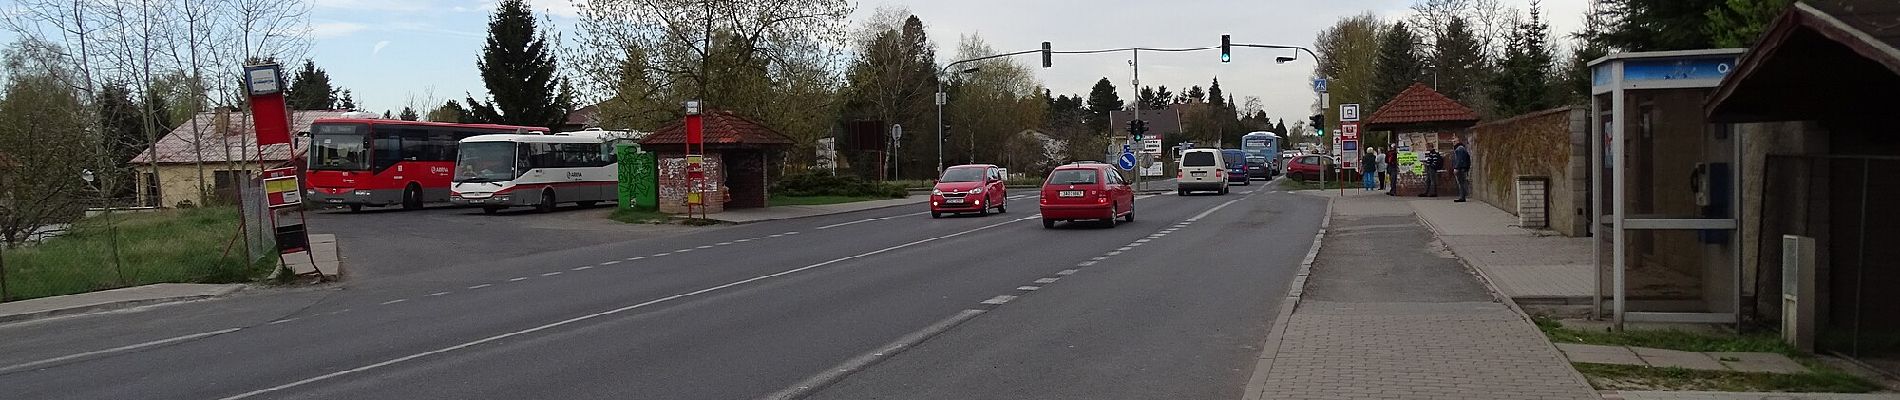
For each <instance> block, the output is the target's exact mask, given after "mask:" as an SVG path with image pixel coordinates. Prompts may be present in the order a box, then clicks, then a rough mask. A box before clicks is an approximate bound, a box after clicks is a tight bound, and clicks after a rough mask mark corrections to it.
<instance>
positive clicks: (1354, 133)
mask: <svg viewBox="0 0 1900 400" xmlns="http://www.w3.org/2000/svg"><path fill="white" fill-rule="evenodd" d="M1339 136H1340V138H1341V139H1346V140H1359V123H1358V122H1341V123H1339Z"/></svg>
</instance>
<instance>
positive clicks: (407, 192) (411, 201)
mask: <svg viewBox="0 0 1900 400" xmlns="http://www.w3.org/2000/svg"><path fill="white" fill-rule="evenodd" d="M419 208H422V189H418V188H416V185H409V188H408V189H403V190H402V209H404V210H414V209H419Z"/></svg>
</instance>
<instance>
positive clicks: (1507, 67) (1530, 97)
mask: <svg viewBox="0 0 1900 400" xmlns="http://www.w3.org/2000/svg"><path fill="white" fill-rule="evenodd" d="M1540 14H1541V10H1540V7H1539V4H1538V2H1537V1H1532V2H1531V17H1530V20H1528V21H1526V22H1523V23H1519V24H1518V25H1517V27H1516V28H1515V29H1512V30H1511V36H1510V43H1509V44H1507V45H1506V46H1505V48H1504V59H1503V60H1500V61H1499V62H1498V64H1499V65H1498V67H1499V71H1498V73H1497V75H1495V76H1494V77H1493V78H1492V81H1491V84H1492V87H1493V90H1492V92H1491V100H1492V101H1494V102H1496V103H1497V112H1498V114H1499V115H1500V116H1505V117H1508V116H1514V115H1518V114H1523V113H1527V112H1532V111H1538V110H1543V109H1547V108H1551V107H1553V106H1556V101H1555V100H1554V99H1552V96H1551V92H1552V90H1551V86H1550V84H1548V83H1547V82H1548V80H1549V78H1550V76H1551V74H1550V64H1551V58H1552V55H1551V50H1550V43H1549V42H1548V40H1547V39H1548V38H1549V36H1548V31H1549V30H1550V26H1549V25H1545V24H1544V21H1543V18H1542V16H1541V15H1540Z"/></svg>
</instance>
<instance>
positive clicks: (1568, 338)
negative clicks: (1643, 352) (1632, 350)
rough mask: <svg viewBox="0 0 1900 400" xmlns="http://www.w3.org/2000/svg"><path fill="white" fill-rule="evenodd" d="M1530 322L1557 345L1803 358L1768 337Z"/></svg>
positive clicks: (1542, 320) (1546, 320)
mask: <svg viewBox="0 0 1900 400" xmlns="http://www.w3.org/2000/svg"><path fill="white" fill-rule="evenodd" d="M1533 319H1534V320H1535V321H1536V322H1537V328H1538V329H1541V330H1543V331H1544V336H1545V337H1549V338H1550V341H1552V342H1557V343H1580V344H1596V345H1605V346H1637V347H1649V348H1657V349H1668V350H1682V351H1722V352H1760V353H1780V354H1784V355H1788V356H1793V357H1806V355H1804V354H1802V353H1801V351H1799V350H1796V349H1795V348H1794V347H1793V346H1789V345H1788V344H1787V343H1783V342H1782V341H1781V338H1780V337H1778V336H1775V335H1773V334H1768V333H1756V334H1741V335H1737V334H1727V333H1701V332H1685V331H1679V330H1657V331H1650V330H1625V331H1623V332H1608V331H1595V330H1582V329H1571V328H1567V327H1564V326H1563V323H1561V322H1558V321H1556V320H1553V319H1550V318H1548V317H1543V316H1538V317H1534V318H1533Z"/></svg>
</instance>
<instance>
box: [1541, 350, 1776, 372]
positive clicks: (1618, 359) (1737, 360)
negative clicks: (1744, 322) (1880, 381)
mask: <svg viewBox="0 0 1900 400" xmlns="http://www.w3.org/2000/svg"><path fill="white" fill-rule="evenodd" d="M1557 349H1558V350H1562V351H1563V352H1564V356H1566V357H1569V358H1570V361H1572V362H1581V363H1595V364H1615V365H1641V366H1649V367H1675V368H1686V369H1699V370H1708V371H1736V372H1767V373H1775V374H1799V373H1803V372H1808V367H1806V366H1803V365H1801V363H1798V362H1795V361H1794V359H1791V358H1788V356H1785V355H1781V354H1776V353H1756V352H1694V351H1680V350H1667V349H1655V348H1648V347H1635V346H1603V345H1594V344H1576V343H1558V344H1557Z"/></svg>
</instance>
